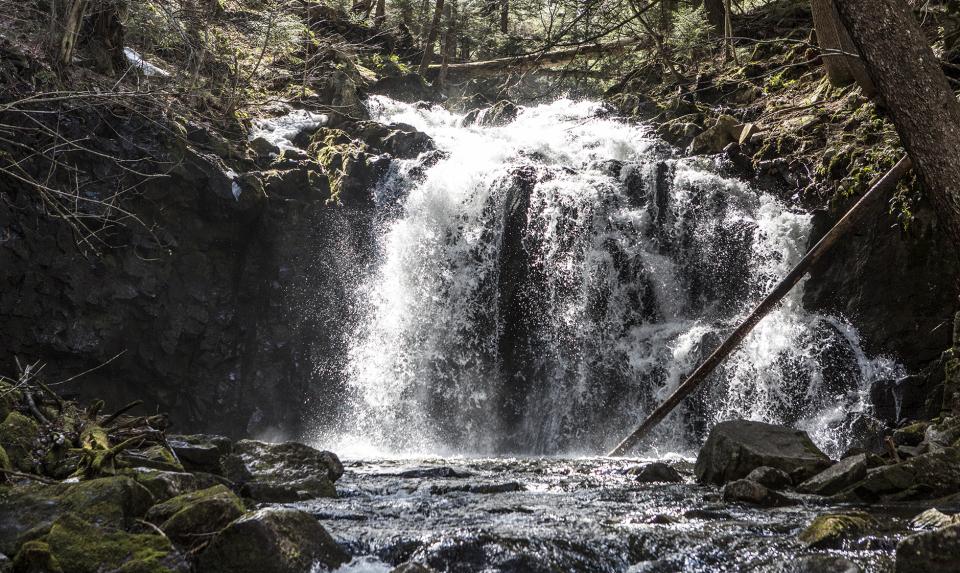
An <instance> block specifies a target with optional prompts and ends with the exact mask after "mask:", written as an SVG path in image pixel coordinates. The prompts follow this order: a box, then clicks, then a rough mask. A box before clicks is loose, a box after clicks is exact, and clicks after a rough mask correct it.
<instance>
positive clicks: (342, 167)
mask: <svg viewBox="0 0 960 573" xmlns="http://www.w3.org/2000/svg"><path fill="white" fill-rule="evenodd" d="M310 150H311V152H312V153H315V154H316V157H317V162H318V163H319V164H320V166H321V167H323V171H324V173H325V174H326V176H327V180H328V182H329V185H330V199H328V201H329V202H331V203H335V204H341V205H345V206H348V207H364V206H371V205H373V199H374V195H373V191H374V190H373V187H374V185H375V184H376V183H377V181H379V180H380V178H381V177H383V175H384V174H386V172H387V169H388V168H389V167H390V157H389V156H388V155H376V154H375V153H373V152H372V151H373V150H372V149H371V148H370V146H368V145H367V144H366V143H364V142H362V141H356V140H353V139H352V138H351V137H350V136H349V135H347V134H346V132H344V131H342V130H339V129H320V130H318V131H317V133H316V135H314V138H313V143H312V144H311V145H310Z"/></svg>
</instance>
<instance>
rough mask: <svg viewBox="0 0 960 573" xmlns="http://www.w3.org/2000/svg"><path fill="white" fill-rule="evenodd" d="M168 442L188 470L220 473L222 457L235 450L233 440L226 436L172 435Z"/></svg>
mask: <svg viewBox="0 0 960 573" xmlns="http://www.w3.org/2000/svg"><path fill="white" fill-rule="evenodd" d="M167 443H169V444H170V447H171V448H172V449H173V452H174V453H175V454H176V455H177V458H179V460H180V463H182V464H183V467H184V468H186V469H187V470H188V471H201V472H210V473H219V472H220V457H221V456H224V455H227V454H229V453H230V452H231V451H233V442H232V441H231V440H230V438H226V437H224V436H213V435H207V434H193V435H189V436H170V437H169V438H167Z"/></svg>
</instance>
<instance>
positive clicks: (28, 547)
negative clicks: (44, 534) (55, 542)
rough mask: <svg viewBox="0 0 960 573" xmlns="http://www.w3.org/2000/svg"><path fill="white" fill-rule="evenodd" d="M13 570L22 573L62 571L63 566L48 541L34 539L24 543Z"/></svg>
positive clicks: (54, 572)
mask: <svg viewBox="0 0 960 573" xmlns="http://www.w3.org/2000/svg"><path fill="white" fill-rule="evenodd" d="M13 570H14V571H17V572H20V573H34V572H36V573H40V572H44V573H62V571H63V568H62V567H61V566H60V563H59V562H58V561H57V558H56V557H54V556H53V554H52V553H51V552H50V545H49V544H48V543H47V542H46V541H40V540H33V541H28V542H26V543H24V544H23V547H21V548H20V551H19V552H17V556H16V558H14V560H13Z"/></svg>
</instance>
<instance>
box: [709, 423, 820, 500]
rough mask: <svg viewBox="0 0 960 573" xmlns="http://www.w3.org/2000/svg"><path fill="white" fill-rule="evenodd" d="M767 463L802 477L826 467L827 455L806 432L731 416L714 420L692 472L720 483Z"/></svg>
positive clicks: (802, 478) (743, 476)
mask: <svg viewBox="0 0 960 573" xmlns="http://www.w3.org/2000/svg"><path fill="white" fill-rule="evenodd" d="M762 466H768V467H772V468H775V469H778V470H781V471H783V472H786V473H787V474H789V475H790V476H791V479H793V480H794V481H798V480H799V481H802V480H805V479H807V478H809V477H811V476H813V475H815V474H817V473H819V472H820V471H822V470H824V469H826V468H828V467H830V458H828V457H827V456H826V455H825V454H824V453H823V452H821V451H820V450H819V448H817V446H816V445H815V444H814V443H813V441H812V440H810V436H808V435H807V433H806V432H803V431H800V430H793V429H791V428H786V427H783V426H775V425H772V424H765V423H763V422H750V421H746V420H733V421H729V422H721V423H719V424H717V425H716V426H715V427H714V428H713V429H712V430H711V431H710V436H709V437H708V438H707V442H706V443H705V444H704V445H703V447H702V448H701V449H700V454H699V455H698V456H697V463H696V466H694V473H695V474H696V476H697V481H699V482H700V483H712V484H717V485H722V484H724V483H727V482H729V481H733V480H737V479H741V478H745V477H746V476H747V475H748V474H749V473H750V472H751V471H753V470H754V469H756V468H759V467H762Z"/></svg>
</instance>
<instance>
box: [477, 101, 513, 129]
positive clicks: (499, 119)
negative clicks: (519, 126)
mask: <svg viewBox="0 0 960 573" xmlns="http://www.w3.org/2000/svg"><path fill="white" fill-rule="evenodd" d="M519 113H520V108H519V107H518V106H517V105H516V104H515V103H513V102H510V101H507V100H502V101H498V102H497V103H495V104H493V105H492V106H490V107H488V108H486V109H475V110H471V111H470V112H468V113H467V115H465V116H464V117H463V125H464V126H468V125H474V124H476V125H482V126H498V125H506V124H508V123H510V122H512V121H513V120H515V119H517V115H519Z"/></svg>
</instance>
